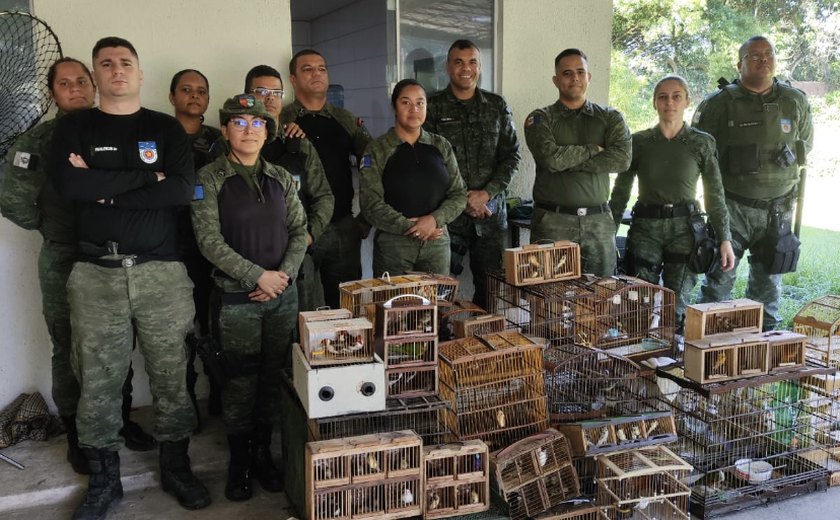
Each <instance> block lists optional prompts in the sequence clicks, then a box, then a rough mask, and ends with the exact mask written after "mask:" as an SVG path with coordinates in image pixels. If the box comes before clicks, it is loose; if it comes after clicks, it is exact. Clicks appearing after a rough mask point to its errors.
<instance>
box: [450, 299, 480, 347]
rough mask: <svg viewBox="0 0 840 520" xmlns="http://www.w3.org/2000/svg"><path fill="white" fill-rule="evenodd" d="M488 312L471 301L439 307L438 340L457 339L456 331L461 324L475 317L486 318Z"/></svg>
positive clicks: (458, 301) (461, 301)
mask: <svg viewBox="0 0 840 520" xmlns="http://www.w3.org/2000/svg"><path fill="white" fill-rule="evenodd" d="M486 314H487V311H485V310H484V309H482V308H481V307H479V306H478V305H476V304H474V303H473V302H471V301H466V300H456V301H455V302H454V303H453V304H452V305H448V306H438V339H440V341H450V340H453V339H455V337H456V336H455V329H456V327H457V324H458V323H459V322H463V321H464V320H467V319H470V318H472V317H474V316H484V315H486Z"/></svg>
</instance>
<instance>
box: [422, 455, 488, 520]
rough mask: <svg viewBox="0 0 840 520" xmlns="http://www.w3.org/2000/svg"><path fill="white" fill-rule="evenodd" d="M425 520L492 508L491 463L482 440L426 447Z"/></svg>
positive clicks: (424, 458) (424, 457)
mask: <svg viewBox="0 0 840 520" xmlns="http://www.w3.org/2000/svg"><path fill="white" fill-rule="evenodd" d="M423 461H424V467H425V480H424V482H425V490H426V496H425V508H424V511H423V518H446V517H450V516H457V515H465V514H470V513H480V512H482V511H487V510H488V509H489V508H490V469H489V465H490V461H489V460H488V451H487V445H486V444H484V443H483V442H481V441H480V440H472V441H464V442H458V443H455V444H443V445H440V446H426V447H424V448H423Z"/></svg>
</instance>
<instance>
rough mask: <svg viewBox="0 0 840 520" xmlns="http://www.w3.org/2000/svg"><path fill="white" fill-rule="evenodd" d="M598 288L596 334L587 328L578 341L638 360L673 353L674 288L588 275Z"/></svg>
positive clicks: (636, 280) (633, 279) (624, 277)
mask: <svg viewBox="0 0 840 520" xmlns="http://www.w3.org/2000/svg"><path fill="white" fill-rule="evenodd" d="M586 283H587V284H588V285H589V287H591V288H592V290H593V291H594V292H595V323H594V326H592V327H591V328H592V330H593V331H594V333H593V335H588V334H586V331H585V328H584V329H582V330H581V333H580V334H579V335H578V337H577V338H576V341H575V343H577V344H579V345H584V346H587V347H594V348H598V349H601V350H609V351H611V352H615V353H616V354H620V355H622V356H624V357H628V358H630V359H633V360H634V361H642V360H644V359H647V358H649V357H655V356H673V352H674V330H675V317H674V303H675V299H674V291H672V290H670V289H668V288H665V287H662V286H661V285H657V284H651V283H648V282H645V281H643V280H641V279H640V278H633V277H631V276H610V277H607V278H595V277H591V278H587V279H586Z"/></svg>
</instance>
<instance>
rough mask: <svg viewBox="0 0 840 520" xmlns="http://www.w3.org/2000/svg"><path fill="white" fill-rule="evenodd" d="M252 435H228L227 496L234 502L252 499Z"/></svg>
mask: <svg viewBox="0 0 840 520" xmlns="http://www.w3.org/2000/svg"><path fill="white" fill-rule="evenodd" d="M251 437H252V435H251V434H250V433H246V434H244V435H228V444H229V445H230V464H229V465H228V480H227V484H225V496H226V497H227V499H228V500H231V501H233V502H244V501H245V500H248V499H249V498H251V495H252V494H253V490H252V489H251V448H252V441H251Z"/></svg>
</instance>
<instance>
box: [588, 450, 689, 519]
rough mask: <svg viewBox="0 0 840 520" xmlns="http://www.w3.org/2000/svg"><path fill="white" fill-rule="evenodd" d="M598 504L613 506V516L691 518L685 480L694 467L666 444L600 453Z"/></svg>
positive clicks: (597, 458) (598, 462)
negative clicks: (665, 445)
mask: <svg viewBox="0 0 840 520" xmlns="http://www.w3.org/2000/svg"><path fill="white" fill-rule="evenodd" d="M595 460H596V461H597V465H598V470H597V471H598V473H597V477H596V479H595V480H596V484H597V486H598V503H599V504H601V505H611V506H613V508H612V509H610V510H609V512H608V515H609V516H610V518H616V519H617V518H627V516H625V515H633V514H637V515H638V516H636V517H634V518H646V517H647V518H683V519H685V520H689V516H688V505H689V495H690V493H691V491H690V489H689V488H688V486H687V485H686V484H685V483H684V479H686V478H687V477H688V476H689V474H690V473H691V471H692V469H693V468H692V467H691V465H690V464H688V463H687V462H686V461H684V460H683V459H681V458H680V457H679V456H677V454H675V453H674V452H672V451H671V450H669V449H668V448H666V447H664V446H647V447H643V448H638V449H634V450H630V451H623V452H617V453H610V454H606V455H598V456H597V457H596V458H595Z"/></svg>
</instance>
